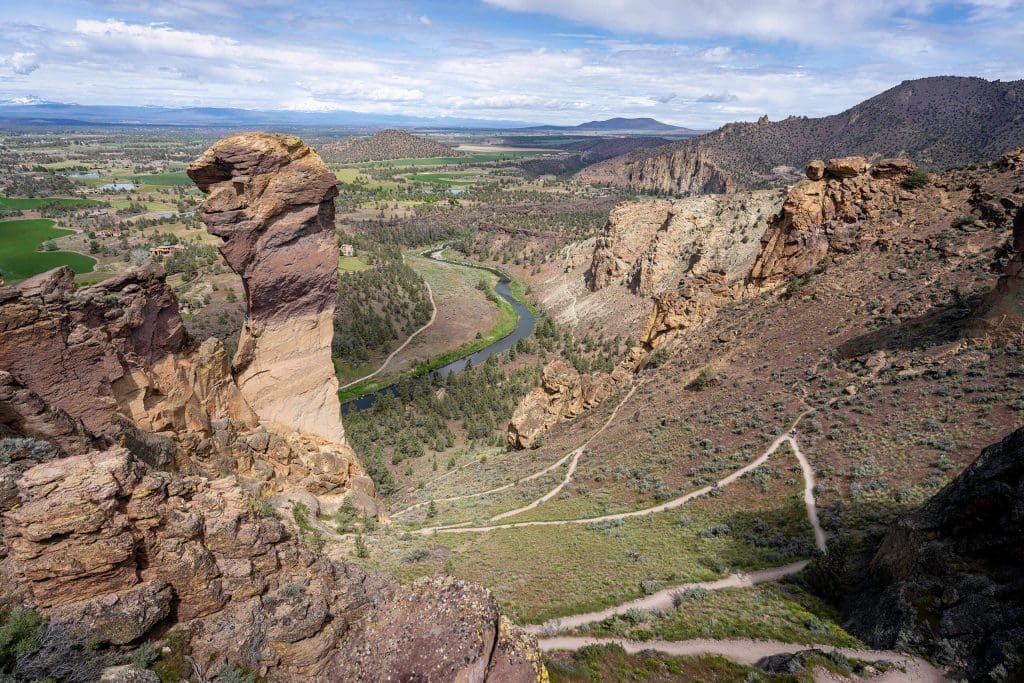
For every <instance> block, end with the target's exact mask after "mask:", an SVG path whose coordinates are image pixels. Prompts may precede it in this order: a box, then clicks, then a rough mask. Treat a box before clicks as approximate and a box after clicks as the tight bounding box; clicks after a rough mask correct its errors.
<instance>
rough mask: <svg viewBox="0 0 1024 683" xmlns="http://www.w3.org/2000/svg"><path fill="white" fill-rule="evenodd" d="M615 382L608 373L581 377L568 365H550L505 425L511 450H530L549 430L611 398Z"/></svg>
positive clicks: (555, 363)
mask: <svg viewBox="0 0 1024 683" xmlns="http://www.w3.org/2000/svg"><path fill="white" fill-rule="evenodd" d="M614 389H615V381H614V380H613V379H612V376H611V375H610V374H607V373H596V374H588V375H583V374H580V373H579V371H577V370H576V368H574V367H573V366H572V365H570V364H569V363H568V362H567V361H565V360H562V359H558V360H556V361H552V362H551V363H549V364H548V365H547V366H546V367H545V368H544V372H543V374H542V375H541V384H540V386H539V387H537V388H536V389H534V390H533V391H531V392H530V393H528V394H527V395H526V396H524V397H523V399H522V401H520V402H519V405H518V406H516V409H515V412H514V413H513V414H512V418H511V419H510V420H509V423H508V430H507V432H506V442H507V444H508V447H509V448H510V449H521V448H529V447H530V446H532V445H533V444H534V443H535V442H536V440H537V437H539V436H540V435H541V434H542V433H543V432H544V431H545V430H547V429H548V428H549V427H551V426H553V425H556V424H558V423H559V422H562V421H563V420H571V419H572V418H574V417H576V416H578V415H580V414H582V413H583V412H584V411H586V410H588V409H590V408H593V407H594V406H596V405H598V404H599V403H601V401H603V400H604V399H606V398H607V397H608V396H610V395H611V393H612V391H613V390H614Z"/></svg>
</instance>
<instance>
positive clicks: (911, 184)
mask: <svg viewBox="0 0 1024 683" xmlns="http://www.w3.org/2000/svg"><path fill="white" fill-rule="evenodd" d="M929 182H931V179H930V178H929V177H928V172H927V171H922V170H921V169H919V168H915V169H914V170H913V171H911V172H910V173H908V174H907V177H906V178H904V179H903V182H902V183H900V185H901V186H903V187H904V188H905V189H907V190H920V189H921V188H922V187H924V186H925V185H927V184H928V183H929Z"/></svg>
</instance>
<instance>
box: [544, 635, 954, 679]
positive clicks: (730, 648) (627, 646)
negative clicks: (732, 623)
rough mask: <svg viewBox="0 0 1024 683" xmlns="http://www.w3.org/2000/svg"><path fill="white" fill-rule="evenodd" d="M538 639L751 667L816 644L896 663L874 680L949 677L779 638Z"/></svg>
mask: <svg viewBox="0 0 1024 683" xmlns="http://www.w3.org/2000/svg"><path fill="white" fill-rule="evenodd" d="M537 642H538V645H540V649H541V650H544V651H551V650H579V649H580V648H583V647H586V646H588V645H610V644H615V645H621V646H622V648H623V649H624V650H626V652H630V653H634V654H635V653H637V652H642V651H643V650H657V651H658V652H664V653H666V654H670V655H683V656H695V655H720V656H723V657H728V658H729V659H732V660H734V661H737V662H740V663H741V664H747V665H751V666H753V665H756V664H757V662H758V661H759V660H761V659H762V658H764V657H770V656H772V655H778V654H785V653H789V652H795V651H797V650H803V649H806V648H807V647H816V648H818V649H820V650H822V651H825V652H833V651H834V652H840V653H842V654H843V655H845V656H846V657H852V658H854V659H859V660H862V661H868V662H875V661H884V662H888V663H890V664H893V665H894V668H893V669H892V670H890V671H888V672H886V673H885V674H882V675H879V676H873V677H872V678H871V681H872V682H873V683H896V682H897V681H899V682H901V683H933V682H934V683H940V682H943V681H946V680H948V679H947V678H946V677H945V676H944V675H943V673H942V671H941V670H939V669H938V668H936V667H935V666H933V665H932V664H930V663H928V662H926V661H925V660H923V659H920V658H918V657H913V656H911V655H906V654H902V653H899V652H891V651H888V650H868V649H861V648H854V647H832V646H828V645H801V644H797V643H786V642H783V641H779V640H749V639H746V638H735V639H729V640H710V639H699V640H680V641H666V640H645V641H635V640H626V639H624V638H589V637H579V636H555V637H552V638H541V639H539V640H538V641H537Z"/></svg>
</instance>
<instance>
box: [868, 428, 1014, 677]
mask: <svg viewBox="0 0 1024 683" xmlns="http://www.w3.org/2000/svg"><path fill="white" fill-rule="evenodd" d="M1022 511H1024V429H1018V430H1017V431H1015V432H1013V433H1012V434H1010V435H1009V436H1007V437H1006V438H1005V439H1004V440H1003V441H1001V442H1000V443H997V444H995V445H993V446H990V447H988V448H986V449H985V450H984V451H982V453H981V456H980V457H979V458H978V459H977V460H976V461H975V462H974V463H973V464H972V465H971V466H970V467H968V468H967V469H966V470H964V472H963V473H961V474H960V476H958V477H957V478H956V479H954V480H953V481H952V482H950V484H948V485H947V486H946V487H945V488H944V489H942V490H941V491H939V493H937V494H935V495H934V496H933V497H932V498H931V499H929V500H928V501H927V502H926V503H925V504H924V505H922V506H921V507H920V508H918V509H917V510H915V511H913V512H911V513H909V514H907V515H905V516H903V517H901V518H900V519H899V520H898V521H897V522H896V524H895V525H894V526H893V527H892V529H891V530H890V531H889V532H888V534H887V535H886V536H885V538H884V540H883V542H882V544H881V547H880V548H879V550H878V552H877V553H876V554H875V556H874V559H873V560H872V561H871V575H870V582H869V586H868V587H866V588H865V589H863V590H862V591H861V592H860V593H858V594H857V595H856V596H854V597H853V598H852V599H850V601H849V602H850V605H851V612H852V618H851V624H850V627H851V628H852V629H853V630H854V632H855V633H857V634H858V635H860V636H861V637H862V638H864V639H865V640H867V641H868V642H871V643H873V644H874V645H875V646H879V647H886V648H899V649H904V648H908V649H913V650H917V651H919V652H923V653H926V654H928V655H931V656H934V657H935V658H937V659H938V661H939V662H940V663H942V664H946V665H952V666H953V667H954V668H957V669H961V670H962V674H961V676H957V678H960V677H962V676H963V675H966V677H968V678H970V680H1018V679H1019V677H1020V676H1022V675H1024V661H1022V660H1021V659H1020V656H1019V655H1020V643H1021V642H1022V641H1021V635H1022V634H1024V597H1022V596H1024V574H1022V573H1021V571H1020V568H1021V567H1022V566H1024V545H1022V544H1021V538H1022V537H1024V512H1022Z"/></svg>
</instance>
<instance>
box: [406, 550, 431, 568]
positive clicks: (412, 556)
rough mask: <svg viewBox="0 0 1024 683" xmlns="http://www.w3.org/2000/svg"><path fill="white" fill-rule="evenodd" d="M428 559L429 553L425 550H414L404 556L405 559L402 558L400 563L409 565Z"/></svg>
mask: <svg viewBox="0 0 1024 683" xmlns="http://www.w3.org/2000/svg"><path fill="white" fill-rule="evenodd" d="M428 557H430V551H429V550H427V549H426V548H414V549H413V550H410V551H409V552H408V553H406V554H405V557H403V558H402V562H406V563H409V564H411V563H413V562H422V561H423V560H425V559H427V558H428Z"/></svg>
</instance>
